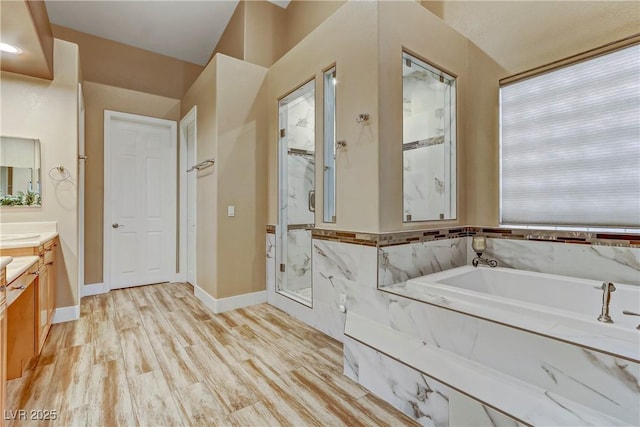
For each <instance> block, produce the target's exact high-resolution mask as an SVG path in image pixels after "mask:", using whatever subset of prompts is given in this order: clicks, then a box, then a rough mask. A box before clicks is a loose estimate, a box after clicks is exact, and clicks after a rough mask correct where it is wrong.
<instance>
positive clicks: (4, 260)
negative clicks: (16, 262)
mask: <svg viewBox="0 0 640 427" xmlns="http://www.w3.org/2000/svg"><path fill="white" fill-rule="evenodd" d="M11 261H13V258H12V257H10V256H3V257H0V269H3V268H5V267H6V266H7V265H8V264H9V263H10V262H11Z"/></svg>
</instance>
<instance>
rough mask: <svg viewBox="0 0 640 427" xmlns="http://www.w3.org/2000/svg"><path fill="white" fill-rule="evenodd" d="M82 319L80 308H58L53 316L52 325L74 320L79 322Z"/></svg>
mask: <svg viewBox="0 0 640 427" xmlns="http://www.w3.org/2000/svg"><path fill="white" fill-rule="evenodd" d="M79 318H80V306H79V305H71V306H69V307H59V308H56V312H55V313H54V315H53V320H52V322H51V323H64V322H70V321H72V320H78V319H79Z"/></svg>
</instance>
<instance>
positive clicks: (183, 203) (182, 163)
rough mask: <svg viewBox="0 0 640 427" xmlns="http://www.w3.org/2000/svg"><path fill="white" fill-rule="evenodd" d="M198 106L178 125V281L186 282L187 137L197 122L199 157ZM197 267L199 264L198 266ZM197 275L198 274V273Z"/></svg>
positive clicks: (196, 137)
mask: <svg viewBox="0 0 640 427" xmlns="http://www.w3.org/2000/svg"><path fill="white" fill-rule="evenodd" d="M197 119H198V106H197V105H194V106H193V107H192V108H191V110H189V112H188V113H187V114H185V116H184V117H183V118H182V119H180V124H179V126H178V128H179V130H180V138H179V144H180V154H179V156H180V160H179V166H178V167H179V168H180V172H179V174H178V176H179V179H180V183H179V186H180V187H179V188H180V196H179V199H178V203H180V223H179V227H180V228H179V229H180V241H179V242H178V244H179V251H178V254H179V256H180V260H179V263H178V270H179V271H178V274H177V281H178V282H186V281H187V268H188V266H187V262H186V260H187V232H188V230H187V178H188V175H187V169H188V168H189V167H190V166H189V165H187V138H186V132H185V130H186V128H187V126H189V125H190V124H191V123H192V122H193V123H195V124H196V126H195V129H194V133H195V136H194V142H193V148H194V150H196V159H197V152H198V151H197V147H198V122H197ZM196 267H197V266H196ZM196 276H197V275H196Z"/></svg>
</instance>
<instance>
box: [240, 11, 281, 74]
mask: <svg viewBox="0 0 640 427" xmlns="http://www.w3.org/2000/svg"><path fill="white" fill-rule="evenodd" d="M285 18H286V12H285V9H283V8H281V7H279V6H276V5H275V4H273V3H270V2H268V1H262V0H261V1H249V2H246V3H245V42H244V49H245V51H244V60H245V61H248V62H251V63H252V64H257V65H261V66H263V67H270V66H271V65H272V64H273V63H274V62H276V61H277V60H278V59H280V58H281V57H282V55H283V54H284V52H285V49H286V40H287V36H286V30H287V28H286V25H285V22H286V20H285Z"/></svg>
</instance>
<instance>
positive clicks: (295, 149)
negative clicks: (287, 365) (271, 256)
mask: <svg viewBox="0 0 640 427" xmlns="http://www.w3.org/2000/svg"><path fill="white" fill-rule="evenodd" d="M278 111H279V117H280V138H279V140H280V142H279V145H278V149H279V159H278V160H279V161H278V164H279V195H278V196H279V197H278V199H279V202H278V204H279V212H278V216H279V218H278V229H277V233H276V234H277V235H276V238H277V242H278V244H277V248H276V259H277V263H278V264H279V268H278V269H277V270H278V274H277V290H278V292H279V293H281V294H283V295H286V296H287V297H289V298H292V299H294V300H296V301H298V302H301V303H303V304H306V305H309V306H311V302H312V297H313V294H312V287H311V285H312V279H311V230H312V229H313V227H314V224H315V84H314V81H313V80H312V81H310V82H308V83H306V84H305V85H303V86H301V87H300V88H298V89H296V90H295V91H293V92H292V93H291V94H289V95H287V96H286V97H284V98H282V99H281V100H280V101H279V104H278Z"/></svg>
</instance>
